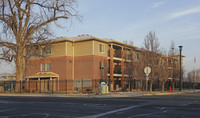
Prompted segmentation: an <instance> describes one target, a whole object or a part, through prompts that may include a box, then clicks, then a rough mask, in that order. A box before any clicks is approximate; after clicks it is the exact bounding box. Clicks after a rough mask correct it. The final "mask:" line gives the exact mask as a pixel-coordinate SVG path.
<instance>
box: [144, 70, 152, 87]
mask: <svg viewBox="0 0 200 118" xmlns="http://www.w3.org/2000/svg"><path fill="white" fill-rule="evenodd" d="M144 73H145V74H146V91H147V88H148V80H149V74H150V73H151V68H150V67H145V68H144Z"/></svg>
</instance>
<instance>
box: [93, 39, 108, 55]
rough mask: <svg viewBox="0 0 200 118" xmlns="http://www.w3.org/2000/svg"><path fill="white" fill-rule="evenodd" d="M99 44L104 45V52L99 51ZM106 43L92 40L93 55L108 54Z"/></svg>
mask: <svg viewBox="0 0 200 118" xmlns="http://www.w3.org/2000/svg"><path fill="white" fill-rule="evenodd" d="M99 44H103V45H105V52H104V53H102V52H99ZM108 48H109V46H108V44H107V43H104V42H100V41H94V55H99V56H106V57H107V56H108Z"/></svg>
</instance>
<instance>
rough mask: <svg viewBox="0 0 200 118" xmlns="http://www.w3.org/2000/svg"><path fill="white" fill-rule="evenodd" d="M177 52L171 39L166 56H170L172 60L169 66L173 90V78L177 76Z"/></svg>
mask: <svg viewBox="0 0 200 118" xmlns="http://www.w3.org/2000/svg"><path fill="white" fill-rule="evenodd" d="M177 54H178V49H177V48H176V46H175V43H174V41H171V45H170V49H169V52H168V57H170V58H171V60H172V66H171V67H172V68H171V73H172V75H171V77H172V89H173V91H174V90H175V78H177V77H178V67H177V62H176V60H177V56H176V55H177Z"/></svg>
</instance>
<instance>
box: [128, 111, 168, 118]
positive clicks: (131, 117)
mask: <svg viewBox="0 0 200 118" xmlns="http://www.w3.org/2000/svg"><path fill="white" fill-rule="evenodd" d="M166 112H168V110H165V111H161V112H160V111H159V112H154V113H146V114H138V115H134V116H130V117H128V118H133V117H140V116H146V115H153V114H158V113H166Z"/></svg>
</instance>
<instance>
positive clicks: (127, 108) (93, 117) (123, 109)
mask: <svg viewBox="0 0 200 118" xmlns="http://www.w3.org/2000/svg"><path fill="white" fill-rule="evenodd" d="M141 106H144V105H134V106H130V107H125V108H120V109H117V110H113V111H108V112H105V113H100V114H96V115H91V116H84V117H78V118H98V117H101V116H105V115H108V114H113V113H116V112H120V111H126V110H129V109H133V108H137V107H141Z"/></svg>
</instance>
